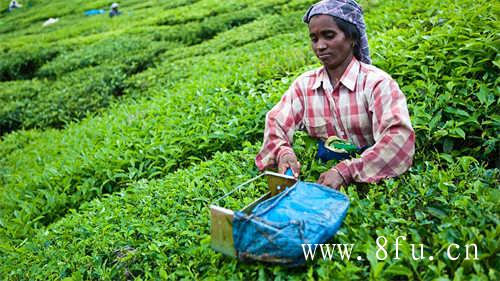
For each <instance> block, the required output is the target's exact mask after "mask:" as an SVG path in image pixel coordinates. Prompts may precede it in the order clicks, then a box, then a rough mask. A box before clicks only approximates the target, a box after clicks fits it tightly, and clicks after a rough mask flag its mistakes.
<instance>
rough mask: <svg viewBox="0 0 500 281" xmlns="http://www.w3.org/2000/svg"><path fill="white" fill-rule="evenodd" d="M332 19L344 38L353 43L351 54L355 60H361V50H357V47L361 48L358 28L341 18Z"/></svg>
mask: <svg viewBox="0 0 500 281" xmlns="http://www.w3.org/2000/svg"><path fill="white" fill-rule="evenodd" d="M332 17H333V20H334V21H335V23H336V24H337V26H338V27H339V29H340V30H342V32H344V34H345V36H346V37H347V38H349V39H351V40H352V41H353V42H354V48H353V54H354V56H355V57H356V59H358V60H361V50H360V49H359V46H361V34H360V33H359V30H358V28H356V26H355V25H354V24H352V23H350V22H347V21H345V20H343V19H341V18H338V17H334V16H332Z"/></svg>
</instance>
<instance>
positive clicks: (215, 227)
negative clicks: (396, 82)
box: [210, 139, 358, 266]
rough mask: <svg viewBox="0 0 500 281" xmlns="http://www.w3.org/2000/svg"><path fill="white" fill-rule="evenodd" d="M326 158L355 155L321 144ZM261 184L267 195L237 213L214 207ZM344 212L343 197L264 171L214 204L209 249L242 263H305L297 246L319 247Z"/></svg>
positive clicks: (341, 145)
mask: <svg viewBox="0 0 500 281" xmlns="http://www.w3.org/2000/svg"><path fill="white" fill-rule="evenodd" d="M323 148H324V149H325V151H324V153H326V154H328V153H331V154H329V156H332V155H333V156H335V157H338V158H336V159H343V158H342V157H349V155H350V154H351V153H354V152H357V151H358V149H357V148H355V146H354V147H353V146H352V144H350V143H348V142H345V141H342V140H340V139H329V140H327V141H326V143H323ZM261 177H265V178H267V184H268V190H269V191H268V192H267V193H266V194H264V195H263V196H262V197H261V198H259V199H257V200H256V201H254V202H252V203H251V204H249V205H248V206H246V207H244V208H243V209H242V210H240V211H233V210H230V209H226V208H223V207H220V206H218V205H217V203H218V202H220V201H221V200H222V199H224V198H226V197H228V196H229V195H231V194H232V193H234V192H235V191H237V190H239V189H241V188H243V187H245V186H247V185H249V184H250V183H252V182H254V181H255V180H257V179H259V178H261ZM348 208H349V199H348V197H347V196H346V195H345V194H343V193H341V192H339V191H336V190H334V189H332V188H330V187H327V186H324V185H320V184H317V183H311V182H304V181H300V180H298V179H295V178H294V177H293V176H292V170H291V169H288V170H287V172H286V173H285V174H284V175H283V174H278V173H274V172H270V171H265V172H264V173H262V174H260V175H258V176H256V177H254V178H252V179H250V180H248V181H246V182H244V183H243V184H241V185H239V186H237V187H236V188H235V189H233V190H232V191H230V192H229V193H227V194H225V195H224V196H222V197H221V198H219V199H217V200H216V201H215V202H214V203H213V204H212V205H210V210H211V238H212V242H211V246H212V248H213V249H214V250H216V251H218V252H221V253H224V254H226V255H229V256H232V257H235V258H238V259H239V260H242V261H262V262H271V263H277V264H281V265H285V266H298V265H302V264H304V263H305V258H304V253H303V248H302V244H322V243H326V242H327V241H328V240H329V239H331V238H332V237H333V236H334V235H335V233H336V232H337V230H338V229H339V228H340V226H341V224H342V221H343V220H344V218H345V215H346V213H347V209H348Z"/></svg>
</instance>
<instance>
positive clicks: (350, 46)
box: [255, 0, 415, 189]
mask: <svg viewBox="0 0 500 281" xmlns="http://www.w3.org/2000/svg"><path fill="white" fill-rule="evenodd" d="M303 21H304V22H305V23H307V24H308V28H309V37H310V40H311V46H312V49H313V51H314V53H315V54H316V56H317V57H318V59H319V60H320V61H321V63H322V65H323V66H322V67H320V68H317V69H314V70H311V71H307V72H305V73H303V74H302V75H301V76H299V77H298V78H297V79H296V80H295V81H294V82H293V84H292V85H291V87H290V88H289V90H288V91H287V92H285V94H284V95H283V97H282V98H281V101H280V102H279V103H278V104H276V105H275V106H274V107H273V108H272V109H271V110H270V111H269V112H268V113H267V115H266V126H265V131H264V142H263V145H262V148H261V150H260V152H259V153H258V154H257V156H256V159H255V163H256V165H257V167H258V168H259V169H260V170H264V169H267V168H272V167H276V165H277V167H278V171H279V172H280V173H284V172H285V171H286V170H287V169H288V168H291V169H292V171H293V173H294V176H295V177H298V176H299V172H300V163H299V162H298V160H297V157H296V155H295V153H294V151H293V149H292V142H293V135H294V133H295V131H296V130H306V131H307V132H308V134H309V135H311V136H312V137H315V138H317V139H320V140H326V139H327V138H328V137H331V136H336V137H338V138H340V139H343V140H347V141H349V142H351V143H353V144H355V145H356V146H357V147H358V148H366V149H365V150H364V151H363V152H362V153H361V154H360V156H359V157H357V158H352V159H345V160H343V161H341V162H339V163H338V164H337V165H335V166H334V167H332V168H331V169H330V170H328V171H327V172H325V173H322V174H321V175H320V177H319V179H318V183H320V184H323V185H327V186H330V187H332V188H334V189H339V188H340V186H346V185H348V184H350V183H351V182H377V181H379V180H381V179H384V178H389V177H395V176H398V175H400V174H402V173H403V172H405V171H406V170H407V169H408V168H409V167H410V166H411V164H412V159H413V155H414V150H415V133H414V131H413V128H412V126H411V123H410V117H409V114H408V108H407V104H406V98H405V96H404V95H403V93H402V92H401V90H400V89H399V87H398V84H397V83H396V81H394V80H393V79H392V78H391V77H390V76H389V75H388V74H387V73H385V72H384V71H382V70H380V69H379V68H377V67H375V66H373V65H371V60H370V56H369V48H368V40H367V37H366V32H365V23H364V19H363V13H362V10H361V8H360V7H359V5H358V4H357V3H356V2H355V1H354V0H330V1H321V2H318V3H316V4H314V5H312V6H311V7H310V8H309V10H308V11H307V12H306V14H305V15H304V17H303Z"/></svg>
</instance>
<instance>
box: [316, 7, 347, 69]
mask: <svg viewBox="0 0 500 281" xmlns="http://www.w3.org/2000/svg"><path fill="white" fill-rule="evenodd" d="M309 37H310V38H311V44H312V49H313V51H314V53H315V54H316V56H317V57H318V58H319V60H320V61H321V62H322V63H323V65H324V66H325V67H327V68H328V69H335V68H337V67H339V66H342V65H345V66H346V67H347V65H348V64H349V62H350V61H351V59H352V56H353V47H352V44H353V41H352V40H351V39H348V38H346V37H345V34H344V32H342V30H340V28H339V27H338V26H337V24H336V23H335V20H334V19H333V17H332V16H330V15H317V16H314V17H312V18H311V20H310V21H309Z"/></svg>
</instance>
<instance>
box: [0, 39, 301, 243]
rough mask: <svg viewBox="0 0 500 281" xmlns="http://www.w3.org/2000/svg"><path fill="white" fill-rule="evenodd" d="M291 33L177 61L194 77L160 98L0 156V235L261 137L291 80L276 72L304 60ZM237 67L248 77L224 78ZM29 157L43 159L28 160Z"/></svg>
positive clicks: (21, 233) (27, 229)
mask: <svg viewBox="0 0 500 281" xmlns="http://www.w3.org/2000/svg"><path fill="white" fill-rule="evenodd" d="M294 38H295V37H294V36H281V37H277V38H273V39H272V40H271V39H270V40H267V41H263V42H260V43H258V44H253V45H252V44H250V45H248V46H246V48H245V49H236V50H231V51H229V52H226V53H223V54H218V55H213V56H212V57H206V58H205V60H204V61H203V63H198V64H196V62H198V59H197V58H191V59H187V60H184V61H182V62H179V63H178V65H177V67H179V68H180V69H183V70H184V71H186V70H188V69H190V71H189V72H188V73H190V75H191V79H190V80H189V81H186V80H180V81H179V82H177V83H176V84H175V86H172V87H170V89H167V91H166V94H167V95H166V96H165V95H164V94H163V93H165V89H163V90H160V89H159V90H160V91H159V92H158V93H157V95H156V96H154V97H151V99H152V100H153V101H154V102H151V101H149V100H148V99H144V100H142V101H140V102H138V103H137V104H128V105H123V106H118V105H117V106H116V107H115V108H113V109H112V110H110V112H109V113H107V114H105V115H104V116H103V117H101V118H97V117H94V118H92V119H87V120H85V121H84V122H81V123H80V124H78V125H77V124H73V125H70V126H69V127H68V128H67V129H66V130H64V131H61V132H56V131H49V132H47V134H41V135H40V136H39V138H37V139H36V140H34V141H33V142H31V143H30V144H29V145H27V146H26V147H24V148H23V149H22V150H18V151H10V150H9V153H8V154H7V155H3V156H2V159H1V160H0V163H1V165H2V166H3V167H5V170H4V171H3V172H4V173H3V174H1V175H0V179H2V181H3V182H4V188H2V189H1V190H0V198H1V200H2V202H6V203H5V204H4V205H2V206H1V207H0V219H1V220H3V222H4V223H5V225H6V226H5V228H2V229H1V230H0V232H2V235H1V236H4V235H5V236H4V237H10V238H22V237H25V236H26V235H29V233H31V231H33V229H36V228H40V227H43V225H47V224H49V223H51V222H53V221H54V220H56V219H57V218H59V217H61V216H63V215H64V214H65V213H66V211H67V210H69V209H71V208H77V207H78V206H79V205H80V204H81V203H82V202H85V201H88V200H90V199H92V198H94V197H96V196H100V195H102V194H104V193H111V192H115V191H118V190H120V189H122V188H124V187H126V186H127V185H128V184H130V183H132V182H134V181H136V180H138V179H141V178H152V177H159V176H162V175H165V174H167V173H169V172H171V171H173V170H175V169H176V168H178V167H183V166H186V165H189V164H190V163H193V162H199V161H202V160H203V159H206V158H210V156H211V155H212V154H213V153H214V152H216V151H221V150H232V149H234V148H236V147H238V146H239V144H240V143H241V142H242V141H244V140H248V139H252V140H257V139H260V135H261V133H262V129H261V128H262V125H263V123H262V120H263V119H264V115H265V113H266V111H267V110H268V108H270V107H271V106H272V104H273V103H274V102H275V100H276V99H278V98H279V96H280V95H281V93H282V92H283V91H284V90H285V89H286V88H287V87H288V83H289V82H290V81H285V82H286V83H284V82H282V81H281V80H276V81H275V80H273V78H278V77H283V76H284V75H287V72H288V73H290V72H292V71H294V70H296V69H298V67H299V66H302V65H305V64H307V59H308V58H307V57H306V55H305V54H306V53H307V49H303V48H302V47H296V43H294V42H293V41H292V40H293V39H294ZM285 40H288V42H290V44H289V49H288V50H287V51H282V50H279V49H274V51H271V52H270V48H269V47H271V46H273V45H274V44H277V43H281V42H283V41H285ZM242 53H244V55H242ZM270 54H272V55H271V57H269V56H270ZM292 56H293V57H294V58H295V59H294V60H292V61H290V60H289V58H290V57H292ZM269 58H272V59H269ZM215 62H217V63H215ZM242 64H246V65H248V66H249V68H248V69H247V70H246V71H245V75H243V76H242V72H230V71H228V72H226V73H225V75H221V73H223V71H224V70H225V69H231V68H236V67H237V66H239V65H242ZM102 73H103V74H106V73H109V71H103V72H102ZM106 84H107V83H106ZM152 90H155V89H152ZM270 94H272V97H273V98H272V99H271V98H270ZM69 105H71V103H69ZM249 105H250V106H249ZM61 106H65V105H64V104H62V105H61ZM13 137H18V135H17V134H16V135H14V136H13ZM7 142H10V139H9V137H7ZM48 147H51V148H52V149H48ZM39 151H43V155H40V154H39V153H38V152H39ZM34 157H35V158H36V157H38V158H39V160H37V162H33V159H35V158H34ZM19 179H22V180H19Z"/></svg>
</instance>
